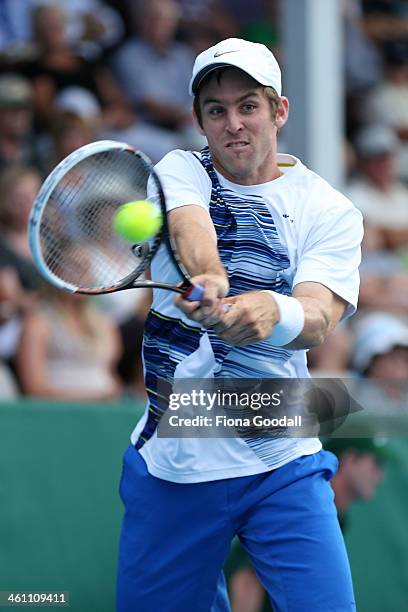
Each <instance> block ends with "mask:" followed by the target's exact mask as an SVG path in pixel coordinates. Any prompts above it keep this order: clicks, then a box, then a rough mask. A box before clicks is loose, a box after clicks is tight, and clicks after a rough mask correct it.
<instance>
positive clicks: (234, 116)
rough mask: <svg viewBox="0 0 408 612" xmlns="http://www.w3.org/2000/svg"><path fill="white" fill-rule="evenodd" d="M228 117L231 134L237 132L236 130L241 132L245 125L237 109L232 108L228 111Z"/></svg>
mask: <svg viewBox="0 0 408 612" xmlns="http://www.w3.org/2000/svg"><path fill="white" fill-rule="evenodd" d="M226 119H227V124H226V128H227V130H228V131H229V132H230V133H231V134H235V133H236V132H239V130H240V129H242V127H243V124H242V117H241V116H240V114H239V113H238V112H237V111H236V110H234V109H230V110H229V111H228V112H227V117H226Z"/></svg>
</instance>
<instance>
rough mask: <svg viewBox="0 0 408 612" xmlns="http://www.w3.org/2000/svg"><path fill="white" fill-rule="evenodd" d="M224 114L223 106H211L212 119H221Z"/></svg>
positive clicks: (209, 110)
mask: <svg viewBox="0 0 408 612" xmlns="http://www.w3.org/2000/svg"><path fill="white" fill-rule="evenodd" d="M223 112H224V109H223V107H222V106H211V107H210V108H209V109H208V114H209V115H210V117H219V116H220V115H222V113H223Z"/></svg>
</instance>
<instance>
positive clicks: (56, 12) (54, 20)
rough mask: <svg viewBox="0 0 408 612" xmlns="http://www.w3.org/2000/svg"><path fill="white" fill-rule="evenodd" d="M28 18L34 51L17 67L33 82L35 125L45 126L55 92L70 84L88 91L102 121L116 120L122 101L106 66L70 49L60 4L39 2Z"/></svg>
mask: <svg viewBox="0 0 408 612" xmlns="http://www.w3.org/2000/svg"><path fill="white" fill-rule="evenodd" d="M32 19H33V32H34V45H35V49H36V51H35V54H34V56H33V57H32V59H30V60H27V61H25V62H22V63H21V64H20V66H19V68H20V70H21V71H22V72H23V73H24V74H25V75H26V76H27V77H28V78H29V79H30V80H31V81H32V83H33V86H34V101H35V112H36V118H37V120H38V123H39V127H41V128H47V127H48V126H49V122H50V118H52V114H53V111H54V110H55V99H56V96H57V94H58V93H59V92H61V91H63V90H64V89H65V88H66V87H70V86H79V87H83V88H84V89H86V90H89V91H91V92H92V93H93V94H94V95H95V96H96V97H97V99H98V100H99V102H100V103H101V105H102V108H103V112H104V116H105V120H106V121H108V122H110V121H116V117H117V114H118V111H119V110H121V109H123V108H124V107H126V101H125V99H124V97H123V95H122V93H121V91H120V89H119V87H118V85H117V84H116V83H115V80H114V78H113V76H112V74H111V72H110V70H109V69H108V68H107V67H106V66H104V65H102V63H98V62H96V61H90V60H86V59H84V58H83V57H81V56H80V55H79V54H78V53H77V52H75V51H73V50H72V48H71V47H70V45H69V43H68V42H67V39H66V25H67V22H66V17H65V13H64V11H63V10H62V9H61V7H60V6H59V5H57V4H49V5H40V6H38V7H36V8H35V9H34V10H33V15H32Z"/></svg>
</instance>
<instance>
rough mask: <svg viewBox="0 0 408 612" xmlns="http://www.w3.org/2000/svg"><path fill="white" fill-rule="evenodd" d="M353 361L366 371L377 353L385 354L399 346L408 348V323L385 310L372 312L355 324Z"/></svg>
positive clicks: (356, 367) (359, 368) (356, 365)
mask: <svg viewBox="0 0 408 612" xmlns="http://www.w3.org/2000/svg"><path fill="white" fill-rule="evenodd" d="M354 331H355V346H354V349H353V356H352V362H353V366H354V367H355V369H356V370H358V371H360V372H364V370H365V369H366V368H367V367H368V366H369V365H370V362H371V360H372V359H373V358H374V357H375V356H376V355H385V354H386V353H388V352H390V351H391V350H392V349H393V348H395V347H397V346H402V347H407V348H408V325H406V324H405V323H404V322H403V321H401V320H400V319H398V318H397V317H395V316H394V315H391V314H388V313H385V312H372V313H370V314H368V315H366V316H365V317H363V318H362V320H360V321H359V322H358V323H357V324H356V326H355V329H354Z"/></svg>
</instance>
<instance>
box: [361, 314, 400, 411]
mask: <svg viewBox="0 0 408 612" xmlns="http://www.w3.org/2000/svg"><path fill="white" fill-rule="evenodd" d="M353 329H354V347H353V353H352V365H353V367H354V369H355V370H356V372H358V373H359V374H360V375H361V376H363V377H365V379H364V380H362V381H361V384H360V385H359V387H358V390H357V393H358V398H359V402H360V403H361V405H362V406H363V408H365V409H367V410H373V411H374V412H381V413H383V414H384V413H385V414H387V413H390V412H392V411H400V410H404V411H406V408H407V399H408V387H407V384H408V324H407V323H406V322H405V321H403V320H401V319H399V318H397V317H395V316H393V315H390V314H387V313H383V312H375V313H370V314H369V315H366V316H363V317H361V318H360V320H359V321H358V322H357V323H356V324H355V326H354V328H353Z"/></svg>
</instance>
